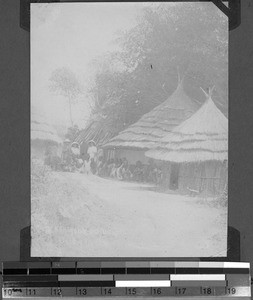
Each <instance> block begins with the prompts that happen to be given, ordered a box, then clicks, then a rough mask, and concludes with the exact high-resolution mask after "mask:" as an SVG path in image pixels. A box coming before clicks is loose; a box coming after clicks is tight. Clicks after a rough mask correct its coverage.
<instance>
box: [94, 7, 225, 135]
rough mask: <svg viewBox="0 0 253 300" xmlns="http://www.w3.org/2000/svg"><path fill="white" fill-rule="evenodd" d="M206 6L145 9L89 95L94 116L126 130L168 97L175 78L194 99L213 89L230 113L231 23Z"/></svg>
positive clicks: (121, 37)
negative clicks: (207, 89)
mask: <svg viewBox="0 0 253 300" xmlns="http://www.w3.org/2000/svg"><path fill="white" fill-rule="evenodd" d="M206 4H207V3H194V2H193V3H176V4H172V3H170V4H169V3H159V4H155V5H153V6H152V5H151V6H148V7H146V8H145V9H144V13H143V15H142V16H141V17H140V18H139V19H138V22H137V25H136V26H135V27H134V28H132V29H131V30H128V31H126V32H123V33H121V34H120V35H119V36H118V37H117V39H116V43H117V44H118V45H119V46H120V47H119V48H120V50H118V51H115V52H114V53H111V54H110V55H107V56H106V58H105V60H104V61H103V64H102V66H100V68H98V70H97V73H96V76H95V81H94V84H93V86H92V87H91V89H90V91H89V92H90V94H91V95H92V97H93V99H94V101H93V107H92V117H93V118H96V119H97V118H98V117H99V118H100V119H101V122H102V123H104V124H106V126H108V130H111V131H115V128H117V131H121V130H123V129H124V128H126V127H127V126H129V125H130V124H132V123H134V122H136V121H137V120H138V119H139V118H140V117H141V116H142V115H143V114H144V113H146V112H148V111H150V110H151V109H153V108H154V107H155V106H156V105H158V104H160V103H161V102H163V101H165V100H166V99H167V98H168V96H169V95H170V94H171V93H172V92H173V90H174V89H175V88H176V85H177V80H178V79H177V77H178V75H177V73H179V74H180V75H181V76H184V86H185V89H186V90H187V92H188V93H189V95H191V96H192V97H193V98H200V100H201V97H202V98H203V96H201V92H200V89H199V87H203V88H208V87H210V86H215V92H214V93H213V98H214V101H215V102H216V104H217V105H218V107H219V108H220V109H221V110H222V111H223V112H224V113H225V114H226V113H227V98H228V82H227V81H228V79H227V78H228V53H227V49H228V20H227V17H226V16H225V15H223V13H222V12H221V11H219V10H218V9H217V7H215V6H214V5H211V4H209V5H206ZM203 99H204V98H203ZM197 100H199V99H197ZM108 120H110V122H108Z"/></svg>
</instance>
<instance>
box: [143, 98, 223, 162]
mask: <svg viewBox="0 0 253 300" xmlns="http://www.w3.org/2000/svg"><path fill="white" fill-rule="evenodd" d="M145 155H146V156H147V157H150V158H154V159H158V160H165V161H170V162H177V163H183V162H200V161H215V160H216V161H223V160H226V159H227V157H228V119H227V118H226V117H225V116H224V115H223V114H222V112H221V111H220V110H219V109H218V108H217V107H216V105H215V104H214V102H213V100H212V98H211V96H210V95H209V96H208V99H207V100H206V102H205V103H204V104H203V105H202V107H201V108H200V109H199V110H198V111H197V112H196V113H195V114H194V115H192V116H191V117H190V118H189V119H187V120H186V121H184V122H183V123H182V124H181V125H179V126H177V127H175V128H174V130H173V131H172V132H171V133H170V134H167V135H166V136H165V137H164V138H162V139H161V141H160V143H159V146H158V147H157V148H156V149H152V150H149V151H147V152H146V153H145Z"/></svg>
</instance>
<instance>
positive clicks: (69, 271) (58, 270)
mask: <svg viewBox="0 0 253 300" xmlns="http://www.w3.org/2000/svg"><path fill="white" fill-rule="evenodd" d="M52 274H76V269H75V268H56V269H52Z"/></svg>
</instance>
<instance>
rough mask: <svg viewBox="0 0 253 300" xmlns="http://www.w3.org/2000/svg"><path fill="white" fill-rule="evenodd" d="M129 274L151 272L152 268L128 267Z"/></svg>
mask: <svg viewBox="0 0 253 300" xmlns="http://www.w3.org/2000/svg"><path fill="white" fill-rule="evenodd" d="M127 274H150V268H127Z"/></svg>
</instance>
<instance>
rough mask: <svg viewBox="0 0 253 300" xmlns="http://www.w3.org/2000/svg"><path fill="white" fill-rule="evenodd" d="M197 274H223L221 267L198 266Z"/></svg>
mask: <svg viewBox="0 0 253 300" xmlns="http://www.w3.org/2000/svg"><path fill="white" fill-rule="evenodd" d="M199 274H225V273H224V269H223V268H199Z"/></svg>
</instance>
